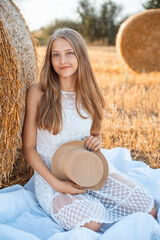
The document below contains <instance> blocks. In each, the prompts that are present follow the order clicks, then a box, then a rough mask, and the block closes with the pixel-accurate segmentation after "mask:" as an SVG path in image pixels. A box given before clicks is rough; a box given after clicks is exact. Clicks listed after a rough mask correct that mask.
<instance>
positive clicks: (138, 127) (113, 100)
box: [38, 47, 160, 168]
mask: <svg viewBox="0 0 160 240" xmlns="http://www.w3.org/2000/svg"><path fill="white" fill-rule="evenodd" d="M88 51H89V55H90V59H91V64H92V66H93V69H94V72H95V75H96V77H97V80H98V83H99V85H100V87H101V90H102V92H103V95H104V97H105V100H106V110H105V118H104V122H103V129H102V136H103V146H104V147H105V148H108V149H110V148H114V147H126V148H127V149H129V150H130V151H131V154H132V157H133V159H135V160H142V161H144V162H145V163H147V164H149V165H150V166H151V167H152V168H159V167H160V119H159V117H160V104H159V99H160V73H158V72H157V73H156V72H153V73H148V74H147V73H141V74H140V73H139V74H138V73H135V72H131V71H128V70H126V69H124V67H123V66H122V65H121V63H120V60H119V59H118V56H117V52H116V48H115V47H88ZM38 54H39V65H40V63H41V62H42V59H43V56H44V54H45V47H39V48H38Z"/></svg>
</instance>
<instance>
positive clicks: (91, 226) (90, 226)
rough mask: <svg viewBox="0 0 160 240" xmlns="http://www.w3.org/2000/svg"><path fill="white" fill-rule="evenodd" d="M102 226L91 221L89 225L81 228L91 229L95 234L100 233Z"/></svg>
mask: <svg viewBox="0 0 160 240" xmlns="http://www.w3.org/2000/svg"><path fill="white" fill-rule="evenodd" d="M101 226H102V224H101V223H97V222H93V221H90V222H89V223H85V224H84V225H83V226H81V227H86V228H89V229H91V230H93V231H95V232H97V231H99V229H100V228H101Z"/></svg>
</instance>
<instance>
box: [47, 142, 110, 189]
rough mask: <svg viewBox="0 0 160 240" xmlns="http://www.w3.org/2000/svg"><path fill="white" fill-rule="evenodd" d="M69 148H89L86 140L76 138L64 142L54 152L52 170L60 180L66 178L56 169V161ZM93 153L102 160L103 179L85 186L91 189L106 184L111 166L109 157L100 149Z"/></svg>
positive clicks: (99, 187)
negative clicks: (108, 160) (92, 184)
mask: <svg viewBox="0 0 160 240" xmlns="http://www.w3.org/2000/svg"><path fill="white" fill-rule="evenodd" d="M69 148H80V149H83V150H86V151H87V149H86V148H85V147H84V141H83V140H74V141H70V142H67V143H64V144H62V145H61V146H60V147H59V148H58V149H57V151H56V152H55V153H54V155H53V157H52V163H51V170H52V173H53V175H54V176H55V177H56V178H58V179H60V180H64V179H63V178H62V176H61V174H60V173H59V172H58V171H54V169H55V166H56V162H57V161H58V159H59V158H60V157H62V155H63V154H65V152H66V150H68V149H69ZM92 153H94V154H96V155H97V157H98V158H99V159H100V160H101V162H102V165H103V176H102V178H101V180H100V181H99V182H98V183H97V184H96V185H94V186H91V187H84V188H86V189H91V190H99V189H101V188H102V187H103V186H104V184H105V183H106V181H107V178H108V175H109V166H108V162H107V159H106V158H105V157H104V155H103V154H102V153H101V151H100V150H98V151H95V152H94V151H93V152H92ZM66 180H67V179H66Z"/></svg>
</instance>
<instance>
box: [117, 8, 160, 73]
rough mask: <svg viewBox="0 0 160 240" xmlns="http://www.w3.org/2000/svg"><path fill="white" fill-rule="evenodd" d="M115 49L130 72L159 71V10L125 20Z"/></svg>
mask: <svg viewBox="0 0 160 240" xmlns="http://www.w3.org/2000/svg"><path fill="white" fill-rule="evenodd" d="M116 47H117V51H118V54H119V56H120V58H121V60H122V61H123V62H124V63H125V64H126V65H127V66H128V67H129V68H131V69H132V70H134V71H137V72H152V71H160V9H151V10H146V11H144V12H142V13H139V14H136V15H133V16H131V17H129V18H128V19H127V20H125V21H124V22H123V23H122V24H121V26H120V28H119V31H118V34H117V38H116Z"/></svg>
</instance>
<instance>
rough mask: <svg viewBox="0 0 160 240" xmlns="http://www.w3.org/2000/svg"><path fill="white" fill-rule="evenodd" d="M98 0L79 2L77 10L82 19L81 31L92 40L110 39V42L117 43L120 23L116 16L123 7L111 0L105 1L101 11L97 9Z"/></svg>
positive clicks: (82, 0)
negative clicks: (117, 21) (116, 38)
mask: <svg viewBox="0 0 160 240" xmlns="http://www.w3.org/2000/svg"><path fill="white" fill-rule="evenodd" d="M96 9H97V7H96V0H95V1H94V3H92V5H91V2H90V1H89V0H80V1H79V2H78V8H77V12H78V14H79V16H80V20H81V33H82V35H83V36H84V37H85V38H87V39H89V40H90V41H92V42H93V41H96V40H101V39H102V40H103V42H104V41H105V39H106V38H107V39H108V43H109V44H114V43H115V37H116V33H117V31H118V28H119V23H116V18H117V16H118V15H119V13H120V11H121V7H120V6H118V5H116V4H115V3H114V2H112V1H111V0H107V1H104V2H103V4H102V5H101V6H100V9H99V11H97V10H96Z"/></svg>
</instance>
